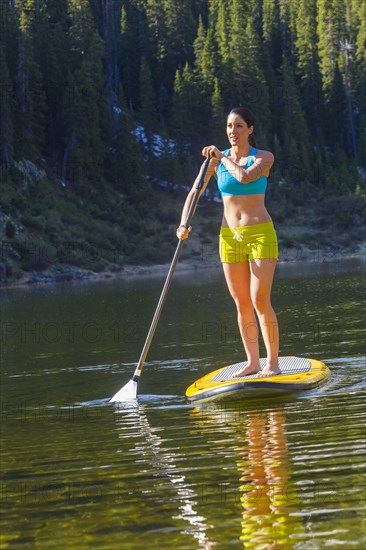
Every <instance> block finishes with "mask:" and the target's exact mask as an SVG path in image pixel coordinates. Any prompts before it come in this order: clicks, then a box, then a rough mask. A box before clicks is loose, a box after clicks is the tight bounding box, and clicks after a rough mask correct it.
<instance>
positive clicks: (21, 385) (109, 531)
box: [0, 259, 366, 550]
mask: <svg viewBox="0 0 366 550" xmlns="http://www.w3.org/2000/svg"><path fill="white" fill-rule="evenodd" d="M364 267H365V263H364V262H363V261H362V259H353V260H350V261H348V262H346V261H327V262H322V261H319V262H312V263H308V264H295V263H290V262H289V263H284V264H281V265H280V266H279V268H278V271H277V276H276V280H275V283H274V289H273V303H274V306H275V309H276V311H277V313H278V318H279V322H280V327H281V336H282V338H281V355H284V356H286V355H298V356H307V357H313V358H315V359H320V360H322V361H324V362H325V363H326V364H327V365H328V366H329V368H330V369H331V372H332V376H331V378H330V380H329V381H327V382H326V383H325V384H324V385H323V386H321V387H319V388H317V389H315V390H312V391H309V392H303V393H302V394H298V395H296V396H293V397H285V398H278V397H277V398H276V399H275V400H272V399H271V398H266V399H262V400H256V401H252V402H247V403H246V402H236V403H226V404H221V405H219V404H216V405H215V404H207V405H202V406H192V405H189V404H187V403H186V401H185V398H184V391H185V389H186V387H187V386H188V385H190V384H191V383H192V382H193V381H194V380H195V379H197V378H198V377H200V376H202V375H203V374H205V373H207V372H209V371H211V370H214V369H217V368H220V367H222V366H225V365H227V364H231V363H235V362H238V361H240V360H243V359H244V357H243V351H242V345H241V342H240V338H239V335H238V331H237V328H236V313H235V310H234V305H233V303H232V301H231V298H230V297H229V295H228V292H227V290H226V287H225V283H224V280H223V276H222V273H221V271H218V270H200V271H196V272H193V273H185V274H184V273H177V274H176V275H175V276H174V279H173V283H172V287H171V289H170V291H169V295H168V298H167V301H166V304H165V306H164V309H163V313H162V316H161V319H160V322H159V325H158V328H157V331H156V334H155V337H154V340H153V342H152V346H151V348H150V352H149V355H148V358H147V361H146V363H145V368H144V371H143V374H142V377H141V381H140V383H139V397H138V400H137V402H136V403H132V404H131V405H126V404H123V405H120V406H114V405H111V404H109V402H108V400H109V398H110V397H111V396H112V395H113V394H114V393H115V392H116V391H117V390H118V389H119V388H120V387H121V386H123V385H124V384H125V383H126V382H127V381H128V380H129V379H130V378H131V376H132V374H133V372H134V369H135V367H136V363H137V361H138V358H139V356H140V353H141V349H142V347H143V344H144V341H145V338H146V334H147V331H148V328H149V326H150V322H151V319H152V315H153V313H154V310H155V307H156V304H157V300H158V298H159V295H160V292H161V288H162V284H163V282H164V277H163V278H159V277H144V278H140V279H138V278H137V279H134V280H132V279H130V280H128V281H125V280H114V281H109V282H98V283H93V282H90V283H87V284H68V285H65V286H63V285H59V286H49V287H47V286H44V287H33V288H18V289H7V290H5V289H3V290H2V291H1V292H0V296H1V305H2V314H1V343H2V352H1V359H2V372H1V383H2V385H1V388H2V389H1V396H2V403H1V416H2V443H1V450H2V459H1V474H2V476H1V504H2V506H1V510H2V511H1V533H2V539H1V548H9V549H12V548H25V549H27V548H29V549H38V548H51V549H53V548H55V549H60V548H62V549H74V548H75V549H78V550H80V549H103V550H108V549H111V550H114V549H115V550H120V549H141V550H142V549H145V548H146V549H155V548H156V549H175V550H183V549H187V550H190V549H196V548H197V549H199V548H203V549H211V548H215V549H216V548H217V549H223V550H226V549H228V548H250V549H259V550H260V549H292V548H294V549H306V550H309V549H318V548H336V547H338V546H340V545H342V546H343V547H344V548H346V549H349V548H363V547H364V544H365V526H364V518H365V515H364V490H365V479H364V474H365V446H364V440H365V438H364V435H365V427H364V426H365V425H364V414H365V402H364V389H365V374H366V368H365V360H364V359H365V357H364V355H363V354H364V352H365V346H364V343H365V338H364V328H365V316H364V309H363V308H364V296H363V292H364Z"/></svg>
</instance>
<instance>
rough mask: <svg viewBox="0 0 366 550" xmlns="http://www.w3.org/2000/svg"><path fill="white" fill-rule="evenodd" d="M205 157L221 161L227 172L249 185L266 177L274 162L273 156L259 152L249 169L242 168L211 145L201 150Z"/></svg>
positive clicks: (266, 152) (267, 152) (265, 152)
mask: <svg viewBox="0 0 366 550" xmlns="http://www.w3.org/2000/svg"><path fill="white" fill-rule="evenodd" d="M203 154H204V155H205V156H214V157H215V158H217V159H219V160H221V162H222V164H223V165H224V166H225V168H226V169H227V171H228V172H229V173H230V174H231V175H232V176H233V177H234V178H235V179H237V180H238V181H240V182H241V183H244V184H245V183H250V182H251V181H254V180H257V179H258V178H260V177H261V176H265V177H268V176H269V171H270V169H271V167H272V164H273V162H274V156H273V154H272V153H270V152H269V151H259V152H258V154H257V156H256V158H255V162H254V164H253V165H252V166H249V168H243V166H240V164H237V163H236V162H234V161H233V160H232V159H231V158H230V157H226V156H225V155H224V154H223V153H222V152H221V151H220V150H219V149H218V148H217V147H215V146H214V145H211V146H209V147H205V148H204V150H203Z"/></svg>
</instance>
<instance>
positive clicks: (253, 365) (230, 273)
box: [222, 262, 259, 376]
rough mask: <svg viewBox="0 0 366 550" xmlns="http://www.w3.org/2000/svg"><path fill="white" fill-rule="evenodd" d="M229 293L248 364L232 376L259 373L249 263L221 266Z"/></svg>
mask: <svg viewBox="0 0 366 550" xmlns="http://www.w3.org/2000/svg"><path fill="white" fill-rule="evenodd" d="M222 267H223V270H224V274H225V278H226V283H227V286H228V289H229V292H230V294H231V296H232V298H233V299H234V302H235V304H236V308H237V312H238V325H239V330H240V335H241V338H242V341H243V344H244V348H245V351H246V354H247V359H248V364H247V365H246V366H245V368H244V369H242V370H241V371H239V372H238V373H235V375H234V376H245V375H247V374H254V373H256V372H258V371H259V345H258V325H257V319H256V317H255V313H254V307H253V303H252V300H251V297H250V286H251V285H250V279H251V273H250V268H249V262H241V263H223V264H222Z"/></svg>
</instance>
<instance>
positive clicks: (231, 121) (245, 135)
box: [226, 113, 254, 146]
mask: <svg viewBox="0 0 366 550" xmlns="http://www.w3.org/2000/svg"><path fill="white" fill-rule="evenodd" d="M253 129H254V127H253V126H250V127H248V125H247V123H246V122H245V120H244V119H242V118H241V116H240V115H237V114H234V113H231V114H230V115H229V116H228V117H227V122H226V132H227V137H228V138H229V142H230V145H232V146H240V145H247V144H248V140H249V136H250V134H251V133H252V132H253Z"/></svg>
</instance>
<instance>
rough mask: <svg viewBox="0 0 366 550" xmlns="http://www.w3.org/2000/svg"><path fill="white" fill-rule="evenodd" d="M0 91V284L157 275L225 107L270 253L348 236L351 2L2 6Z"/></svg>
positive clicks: (354, 201) (355, 131)
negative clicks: (249, 159) (274, 233)
mask: <svg viewBox="0 0 366 550" xmlns="http://www.w3.org/2000/svg"><path fill="white" fill-rule="evenodd" d="M0 85H1V94H0V112H1V118H0V166H1V169H0V170H1V172H0V176H1V193H0V235H1V238H2V257H1V259H0V278H2V279H7V278H17V277H20V276H21V275H22V274H24V272H32V271H37V272H38V271H40V272H42V271H43V270H46V269H48V268H50V267H52V268H54V269H56V268H57V269H58V270H61V271H62V270H63V269H64V267H62V266H70V265H72V266H74V267H75V268H83V269H90V270H93V271H104V270H106V269H112V270H113V269H115V270H118V269H121V268H122V267H123V266H124V265H127V264H149V263H158V262H168V261H170V259H171V256H172V253H173V252H174V249H175V246H176V238H175V230H174V229H175V227H176V225H177V224H178V222H179V220H180V211H181V208H182V205H183V202H184V198H185V194H186V192H187V188H188V187H187V186H190V185H191V183H192V181H193V180H194V178H195V175H196V173H197V171H198V169H199V166H200V164H201V162H202V160H203V159H202V157H201V150H202V147H203V146H205V145H207V144H215V145H217V146H218V147H220V148H226V144H227V140H226V132H225V124H226V122H225V119H226V114H227V112H228V111H229V110H230V109H231V108H232V107H235V106H239V105H243V106H246V107H249V108H250V109H251V110H252V112H253V113H254V115H255V120H256V124H255V135H256V139H257V141H258V144H259V147H260V148H262V149H269V150H271V151H272V152H273V153H274V155H275V164H274V166H273V168H272V172H271V177H270V181H269V189H268V194H267V198H266V200H267V201H268V208H269V211H270V213H271V215H272V217H273V220H274V222H275V225H276V226H277V228H278V230H279V236H280V242H281V244H282V246H283V247H296V246H306V247H310V248H311V247H313V248H315V247H318V246H321V247H325V248H327V247H328V248H329V249H332V250H335V249H337V250H343V249H347V250H348V249H349V247H350V246H351V245H352V246H353V247H355V246H358V245H359V243H360V242H361V240H362V238H363V231H364V224H365V205H366V188H365V176H366V2H365V0H1V13H0ZM215 197H217V191H216V190H215V183H214V182H212V183H210V187H209V191H208V192H207V193H206V195H205V196H204V197H203V198H202V199H201V203H200V208H199V210H198V212H197V213H196V217H197V221H195V223H196V227H197V231H196V236H197V238H199V239H201V241H200V242H201V245H202V243H203V245H207V246H209V245H210V244H212V246H216V245H215V242H216V238H217V237H216V236H217V233H218V227H219V225H220V219H221V217H220V211H221V206H220V204H219V203H218V201H216V200H215ZM187 253H188V246H187ZM190 254H196V256H197V258H198V256H199V254H200V251H199V248H196V249H194V248H192V250H191V252H190Z"/></svg>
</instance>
